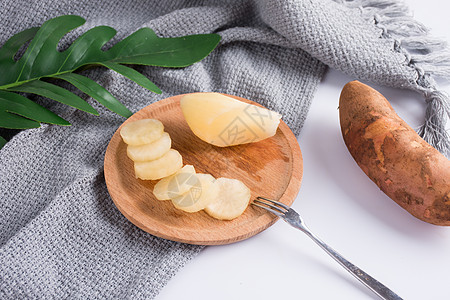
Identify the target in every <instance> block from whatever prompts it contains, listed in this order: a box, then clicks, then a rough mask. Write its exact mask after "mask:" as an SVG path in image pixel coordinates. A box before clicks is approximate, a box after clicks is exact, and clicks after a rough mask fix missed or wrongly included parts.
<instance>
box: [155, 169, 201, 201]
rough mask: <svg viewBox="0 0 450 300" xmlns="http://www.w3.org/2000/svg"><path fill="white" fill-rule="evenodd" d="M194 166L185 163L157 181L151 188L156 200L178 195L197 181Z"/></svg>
mask: <svg viewBox="0 0 450 300" xmlns="http://www.w3.org/2000/svg"><path fill="white" fill-rule="evenodd" d="M194 175H195V169H194V166H191V165H185V166H184V167H183V168H181V169H180V170H178V171H177V172H176V173H175V174H173V175H170V176H168V177H165V178H163V179H161V180H160V181H158V183H157V184H155V187H154V188H153V194H154V195H155V197H156V199H158V200H170V199H172V198H175V197H178V196H180V195H182V194H184V193H186V192H187V191H189V189H190V188H191V187H192V186H194V185H196V184H197V183H198V179H197V177H195V176H194Z"/></svg>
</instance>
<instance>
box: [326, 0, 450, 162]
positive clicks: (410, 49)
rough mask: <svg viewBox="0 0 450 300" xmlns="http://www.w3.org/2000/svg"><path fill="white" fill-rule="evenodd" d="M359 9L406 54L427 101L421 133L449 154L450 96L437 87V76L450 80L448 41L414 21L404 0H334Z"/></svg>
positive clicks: (430, 142) (429, 141) (407, 61)
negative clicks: (435, 78) (449, 119)
mask: <svg viewBox="0 0 450 300" xmlns="http://www.w3.org/2000/svg"><path fill="white" fill-rule="evenodd" d="M334 1H335V2H338V3H341V4H343V5H345V6H347V7H350V8H357V9H359V10H360V11H361V13H362V15H363V17H364V18H366V19H367V20H368V21H371V22H373V23H374V25H375V26H377V27H378V28H379V29H381V36H380V37H382V38H386V39H390V40H392V41H393V48H394V50H395V51H398V52H400V53H403V54H404V55H405V60H406V63H407V64H408V66H409V67H411V68H414V69H415V70H416V71H417V79H416V85H415V86H412V87H411V89H414V90H416V91H417V92H420V93H421V94H422V95H423V96H424V97H425V101H426V103H427V108H426V112H425V122H424V124H423V125H421V126H420V127H419V129H418V133H419V135H420V136H421V137H422V138H423V139H424V140H425V141H427V142H428V143H429V144H430V145H432V146H433V147H435V148H436V149H437V150H439V151H440V152H441V153H443V154H444V155H447V157H448V156H449V155H450V136H449V134H448V132H447V131H446V122H447V119H448V118H450V97H449V95H448V94H447V93H444V92H441V91H439V90H438V88H437V84H436V82H435V80H434V79H433V78H432V77H434V76H437V77H443V78H447V79H450V51H449V49H448V48H447V43H446V42H444V41H442V40H439V39H436V38H433V37H431V36H430V35H429V30H428V28H426V27H425V26H424V25H423V24H421V23H420V22H418V21H416V20H414V18H413V16H412V13H411V11H410V9H409V7H408V6H407V5H406V4H405V3H404V2H403V1H401V0H334Z"/></svg>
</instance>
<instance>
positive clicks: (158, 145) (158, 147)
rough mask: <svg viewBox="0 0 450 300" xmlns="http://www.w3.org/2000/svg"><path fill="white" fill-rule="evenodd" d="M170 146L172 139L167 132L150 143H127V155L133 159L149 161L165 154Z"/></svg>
mask: <svg viewBox="0 0 450 300" xmlns="http://www.w3.org/2000/svg"><path fill="white" fill-rule="evenodd" d="M171 146H172V140H171V139H170V136H169V134H168V133H167V132H163V134H162V136H161V137H160V138H159V139H157V140H156V141H154V142H152V143H150V144H144V145H128V146H127V155H128V157H129V158H130V159H131V160H133V161H150V160H155V159H157V158H160V157H161V156H163V155H164V154H166V153H167V152H168V151H169V150H170V147H171Z"/></svg>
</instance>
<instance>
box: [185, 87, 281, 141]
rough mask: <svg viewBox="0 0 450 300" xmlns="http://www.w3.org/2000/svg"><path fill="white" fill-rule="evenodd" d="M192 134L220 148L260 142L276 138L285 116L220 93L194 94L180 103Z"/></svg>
mask: <svg viewBox="0 0 450 300" xmlns="http://www.w3.org/2000/svg"><path fill="white" fill-rule="evenodd" d="M180 106H181V110H182V111H183V115H184V117H185V119H186V122H187V123H188V125H189V127H190V128H191V130H192V132H193V133H194V134H195V135H196V136H197V137H199V138H200V139H202V140H203V141H205V142H207V143H210V144H212V145H215V146H219V147H227V146H233V145H239V144H246V143H252V142H258V141H261V140H263V139H266V138H268V137H271V136H273V135H275V133H276V131H277V128H278V124H280V118H281V115H280V114H279V113H277V112H274V111H270V110H268V109H266V108H263V107H260V106H256V105H252V104H248V103H245V102H242V101H239V100H236V99H234V98H231V97H228V96H225V95H222V94H219V93H192V94H187V95H185V96H183V98H181V100H180Z"/></svg>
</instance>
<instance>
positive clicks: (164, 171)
mask: <svg viewBox="0 0 450 300" xmlns="http://www.w3.org/2000/svg"><path fill="white" fill-rule="evenodd" d="M182 166H183V158H182V157H181V154H180V153H179V152H178V151H177V150H174V149H170V150H169V151H168V152H167V153H166V154H164V155H163V156H161V157H160V158H158V159H155V160H151V161H135V162H134V172H135V174H136V178H140V179H143V180H157V179H161V178H164V177H167V176H170V175H172V174H174V173H176V172H177V171H178V170H179V169H181V167H182Z"/></svg>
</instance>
